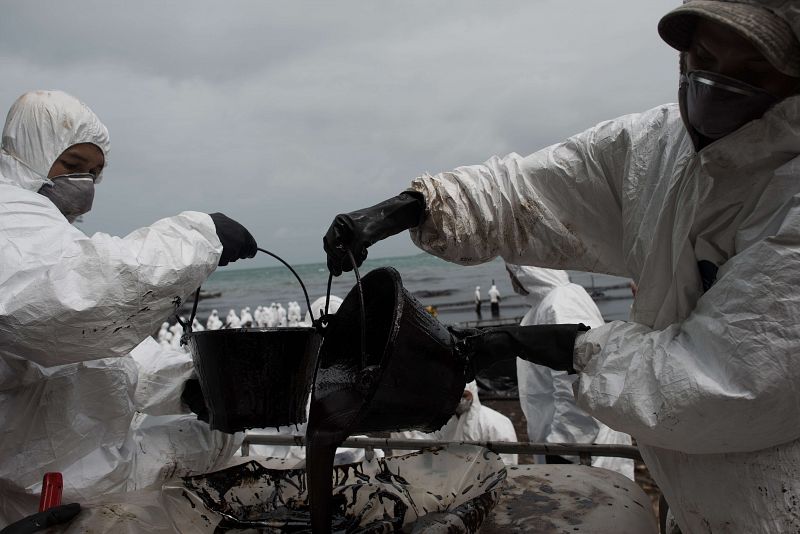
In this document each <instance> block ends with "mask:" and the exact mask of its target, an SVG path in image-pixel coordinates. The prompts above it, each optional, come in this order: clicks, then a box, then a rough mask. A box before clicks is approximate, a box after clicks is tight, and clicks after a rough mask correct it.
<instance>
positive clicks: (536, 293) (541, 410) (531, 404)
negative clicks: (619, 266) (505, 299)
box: [506, 264, 633, 480]
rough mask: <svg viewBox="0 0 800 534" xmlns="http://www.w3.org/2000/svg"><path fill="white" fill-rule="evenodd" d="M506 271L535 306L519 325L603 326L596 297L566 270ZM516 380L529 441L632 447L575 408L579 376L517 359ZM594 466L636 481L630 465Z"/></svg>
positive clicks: (607, 462) (597, 462)
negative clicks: (590, 294) (595, 300)
mask: <svg viewBox="0 0 800 534" xmlns="http://www.w3.org/2000/svg"><path fill="white" fill-rule="evenodd" d="M506 269H508V272H509V274H510V275H511V276H512V277H513V279H514V280H515V284H514V285H515V287H520V288H521V290H523V291H525V292H526V295H524V296H525V300H526V301H527V303H528V304H530V306H531V309H530V310H529V311H528V313H527V314H526V315H525V317H523V318H522V322H521V323H520V324H521V325H523V326H525V325H535V324H559V323H583V324H585V325H586V326H589V327H591V328H598V327H600V326H603V325H604V324H605V321H604V320H603V316H602V315H601V313H600V310H599V309H598V308H597V305H596V304H595V303H594V301H593V300H592V297H590V296H589V294H588V293H587V292H586V290H585V289H584V288H583V287H581V286H580V285H578V284H573V283H571V282H570V281H569V276H568V275H567V273H565V272H564V271H560V270H557V269H545V268H542V267H528V266H521V265H510V264H506ZM517 380H518V382H519V402H520V405H521V406H522V411H523V412H524V413H525V419H526V420H527V423H528V425H527V426H528V439H529V440H530V441H534V442H540V443H603V444H607V445H630V444H631V438H630V436H628V435H627V434H623V433H621V432H615V431H614V430H612V429H610V428H608V427H607V426H606V425H604V424H603V423H601V422H600V421H598V420H597V419H595V418H594V417H592V416H591V415H589V414H588V413H586V412H585V411H584V410H583V409H581V408H579V407H578V406H577V405H576V404H575V395H574V393H573V385H574V384H575V382H577V380H578V375H570V374H567V373H566V372H565V371H554V370H552V369H550V368H548V367H544V366H542V365H536V364H535V363H531V362H526V361H525V360H522V359H520V358H517ZM537 460H538V461H540V462H541V461H544V458H537ZM592 465H594V466H596V467H605V468H606V469H612V470H614V471H617V472H618V473H621V474H623V475H625V476H626V477H628V478H630V479H631V480H633V461H632V460H625V459H621V458H600V457H599V458H594V459H593V461H592Z"/></svg>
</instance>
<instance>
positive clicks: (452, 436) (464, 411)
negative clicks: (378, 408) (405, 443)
mask: <svg viewBox="0 0 800 534" xmlns="http://www.w3.org/2000/svg"><path fill="white" fill-rule="evenodd" d="M391 437H392V438H396V439H436V440H444V441H517V432H516V431H515V430H514V424H513V423H512V422H511V420H510V419H509V418H508V417H506V416H505V415H503V414H501V413H500V412H498V411H495V410H492V409H491V408H489V407H487V406H484V405H482V404H481V401H480V399H479V398H478V385H477V384H476V383H475V382H474V381H473V382H470V383H468V384H467V385H466V386H465V387H464V393H463V395H462V396H461V400H460V401H459V403H458V406H457V407H456V412H455V413H454V414H453V416H452V417H451V418H450V420H448V421H447V423H445V425H444V426H443V427H442V428H440V429H439V430H437V431H435V432H431V433H425V432H420V431H418V430H410V431H406V432H393V433H392V434H391ZM500 458H502V459H503V462H505V464H506V465H516V464H517V463H518V461H519V457H518V456H517V455H516V454H501V455H500Z"/></svg>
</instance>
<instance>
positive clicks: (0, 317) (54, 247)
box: [0, 185, 222, 367]
mask: <svg viewBox="0 0 800 534" xmlns="http://www.w3.org/2000/svg"><path fill="white" fill-rule="evenodd" d="M0 197H2V198H3V202H2V204H1V205H0V288H2V291H0V342H2V344H3V351H4V353H5V354H6V355H8V356H11V357H12V358H14V357H16V358H20V359H25V360H31V361H33V362H35V363H38V364H40V365H43V366H45V367H50V366H54V365H62V364H67V363H73V362H79V361H84V360H92V359H97V358H106V357H109V356H123V355H125V354H127V353H128V352H130V351H131V350H132V349H133V348H134V347H135V346H136V345H137V344H138V343H139V342H141V340H142V339H144V338H145V337H146V336H147V335H150V334H151V333H152V332H153V331H155V329H156V328H157V326H158V325H159V324H160V323H161V322H162V321H163V320H164V318H165V317H167V316H168V315H169V314H170V313H172V312H174V311H175V310H176V309H177V307H178V306H179V305H180V304H181V302H182V300H183V299H185V298H186V297H187V295H189V294H191V292H192V291H193V290H194V289H196V288H197V287H199V286H200V284H201V283H202V282H203V281H204V280H205V279H206V278H207V277H208V275H209V274H210V273H211V272H213V271H214V269H215V268H216V266H217V263H218V260H219V256H220V254H221V251H222V245H221V243H220V241H219V238H218V237H217V234H216V231H215V228H214V223H213V222H212V221H211V218H210V217H209V216H208V215H206V214H204V213H198V212H188V211H187V212H183V213H181V214H179V215H177V216H174V217H169V218H166V219H162V220H160V221H157V222H155V223H154V224H152V225H150V226H147V227H144V228H140V229H138V230H135V231H133V232H131V233H130V234H128V235H127V236H125V237H112V236H110V235H108V234H104V233H97V234H94V235H93V236H91V237H88V236H86V235H85V234H84V233H83V232H81V231H80V230H78V229H77V228H75V227H73V226H72V225H70V224H69V223H68V222H67V221H66V220H65V219H64V217H63V216H62V215H61V214H60V213H59V212H58V210H57V209H56V208H55V206H53V204H52V203H50V201H49V200H47V199H46V198H45V197H43V196H41V195H38V194H36V193H33V192H30V191H25V190H24V189H22V188H19V187H11V186H2V185H0Z"/></svg>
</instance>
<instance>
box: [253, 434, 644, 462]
mask: <svg viewBox="0 0 800 534" xmlns="http://www.w3.org/2000/svg"><path fill="white" fill-rule="evenodd" d="M305 444H306V440H305V437H303V436H278V435H263V434H247V435H246V436H245V438H244V442H243V443H242V456H249V455H250V445H283V446H290V447H305ZM452 445H472V446H476V447H483V448H486V449H488V450H490V451H492V452H496V453H498V454H545V455H557V456H578V457H579V458H580V463H581V465H591V462H592V457H594V456H603V457H608V456H610V457H615V458H630V459H632V460H638V461H642V455H641V454H640V453H639V449H638V448H636V447H634V446H632V445H594V444H583V443H533V442H528V441H446V440H436V439H395V438H348V439H346V440H345V441H344V443H342V444H341V446H342V447H350V448H353V449H364V450H366V451H372V450H374V449H391V450H422V449H436V448H442V447H449V446H452Z"/></svg>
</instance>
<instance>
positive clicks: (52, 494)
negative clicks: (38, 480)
mask: <svg viewBox="0 0 800 534" xmlns="http://www.w3.org/2000/svg"><path fill="white" fill-rule="evenodd" d="M63 489H64V479H63V478H61V473H45V474H44V478H43V479H42V497H41V498H40V499H39V511H40V512H44V511H45V510H49V509H50V508H53V507H54V506H59V505H60V504H61V490H63Z"/></svg>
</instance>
